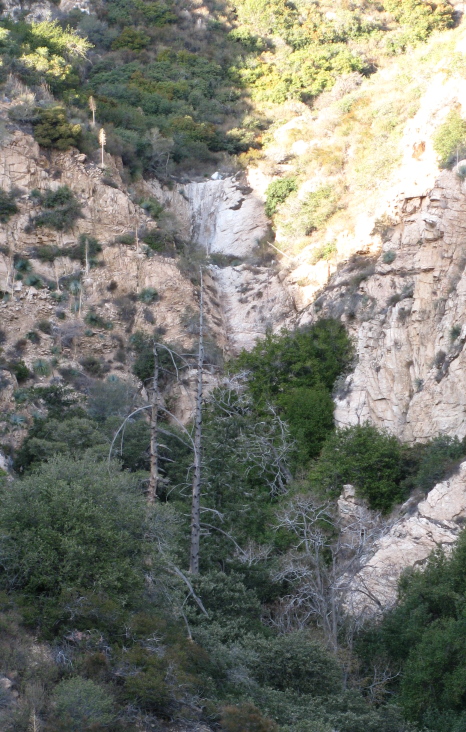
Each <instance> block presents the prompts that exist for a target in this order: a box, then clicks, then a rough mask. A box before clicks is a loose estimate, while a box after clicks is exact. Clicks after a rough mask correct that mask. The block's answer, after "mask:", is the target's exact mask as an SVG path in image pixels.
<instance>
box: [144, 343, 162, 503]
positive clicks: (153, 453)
mask: <svg viewBox="0 0 466 732" xmlns="http://www.w3.org/2000/svg"><path fill="white" fill-rule="evenodd" d="M153 354H154V374H153V377H152V389H151V412H150V477H149V489H148V491H147V501H148V503H155V499H156V497H157V488H158V484H159V446H158V431H157V427H158V416H159V409H160V388H159V353H158V350H157V343H156V342H155V341H154V348H153Z"/></svg>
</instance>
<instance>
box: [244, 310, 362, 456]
mask: <svg viewBox="0 0 466 732" xmlns="http://www.w3.org/2000/svg"><path fill="white" fill-rule="evenodd" d="M351 356H352V346H351V343H350V341H349V339H348V336H347V334H346V331H345V329H344V327H343V326H342V325H341V324H340V323H338V322H337V321H334V320H325V319H323V320H319V321H318V322H317V323H316V324H315V325H313V326H312V327H310V328H304V329H302V330H298V331H295V332H293V333H287V332H283V333H282V334H280V335H272V334H269V335H267V336H266V338H265V339H264V340H263V341H260V342H259V343H258V344H257V345H256V346H255V348H254V349H253V350H252V351H251V352H250V353H246V352H244V353H242V354H241V356H240V357H239V359H238V361H237V365H236V368H237V369H245V370H246V371H247V374H248V375H247V379H248V389H249V390H250V392H251V394H252V396H253V398H254V400H255V401H256V403H257V404H258V405H261V406H265V405H266V404H267V403H268V402H271V403H273V404H276V405H277V406H279V407H280V408H281V409H282V410H283V415H284V418H285V419H286V421H287V422H288V424H289V426H290V430H291V435H292V437H293V438H294V439H295V440H296V441H297V445H298V454H299V461H300V462H306V459H309V458H312V457H316V456H317V455H318V454H319V451H320V448H321V447H322V444H323V442H324V440H325V437H326V436H327V434H328V433H329V432H330V431H331V430H332V426H333V402H332V399H331V396H330V393H331V390H332V388H333V384H334V382H335V379H336V378H337V376H339V375H340V374H341V373H342V372H343V370H344V369H345V367H346V366H347V364H348V362H349V360H350V359H351Z"/></svg>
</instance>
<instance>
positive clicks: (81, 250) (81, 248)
mask: <svg viewBox="0 0 466 732" xmlns="http://www.w3.org/2000/svg"><path fill="white" fill-rule="evenodd" d="M101 251H102V246H101V245H100V244H99V242H98V241H97V239H96V238H95V237H93V236H89V234H80V235H79V239H78V243H77V244H75V245H74V246H71V247H68V248H67V249H64V250H63V251H62V252H61V254H62V256H66V257H69V258H70V259H76V260H78V261H79V262H81V264H85V263H86V256H87V262H88V263H89V265H90V266H94V265H95V264H96V263H97V254H99V253H100V252H101Z"/></svg>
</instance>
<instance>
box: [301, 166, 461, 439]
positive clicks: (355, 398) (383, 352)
mask: <svg viewBox="0 0 466 732" xmlns="http://www.w3.org/2000/svg"><path fill="white" fill-rule="evenodd" d="M460 167H461V166H460ZM383 226H384V229H385V231H384V232H383V234H384V240H385V241H384V244H383V252H382V254H381V255H380V256H379V257H377V258H371V257H359V258H358V257H355V258H353V260H352V261H350V262H349V263H348V264H347V265H345V266H344V267H342V268H341V270H340V271H339V273H338V274H337V275H336V276H335V277H334V278H333V279H332V280H331V285H330V287H328V288H327V290H326V291H325V292H324V293H323V294H322V296H321V297H320V298H319V299H318V300H317V303H316V305H314V309H316V306H317V309H318V310H319V308H320V307H321V308H322V310H323V311H324V312H326V313H328V314H333V315H336V316H337V317H342V318H343V319H344V320H345V321H346V322H347V324H348V327H349V328H350V330H351V331H352V332H353V334H354V337H355V339H356V348H357V364H356V367H355V370H354V372H353V373H352V374H350V375H349V376H348V377H347V379H346V383H345V384H344V385H343V389H342V393H340V394H339V395H337V398H336V405H337V408H336V420H337V422H338V424H340V425H348V424H356V423H358V422H364V421H370V422H372V423H373V424H376V425H377V426H379V427H381V428H386V429H388V430H389V431H391V432H393V433H394V434H396V435H398V436H399V437H400V438H401V439H402V440H404V441H407V442H413V441H416V440H426V439H428V438H429V437H431V436H432V435H436V434H438V433H444V434H448V435H458V436H459V437H461V438H462V437H464V435H465V434H466V411H465V398H464V392H465V376H464V365H465V362H464V359H465V354H464V350H463V346H464V341H465V337H466V329H465V328H463V322H464V317H465V294H466V278H465V274H464V270H465V266H466V249H465V243H466V239H465V235H466V190H465V184H464V182H463V180H462V179H461V178H460V177H459V176H458V174H457V173H456V172H455V171H453V172H449V171H445V172H444V173H442V174H441V175H440V176H439V178H438V179H437V181H436V182H435V184H434V187H433V188H432V189H431V190H430V191H429V192H428V193H426V195H422V196H416V197H414V198H400V199H399V200H398V202H397V206H396V208H395V210H394V215H393V218H391V219H390V220H388V219H387V221H386V222H385V223H384V225H383ZM319 312H321V311H319Z"/></svg>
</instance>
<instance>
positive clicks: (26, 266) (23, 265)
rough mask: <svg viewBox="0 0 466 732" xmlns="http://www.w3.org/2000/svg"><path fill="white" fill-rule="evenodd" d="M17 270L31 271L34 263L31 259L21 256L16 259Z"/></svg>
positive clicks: (22, 271)
mask: <svg viewBox="0 0 466 732" xmlns="http://www.w3.org/2000/svg"><path fill="white" fill-rule="evenodd" d="M15 270H16V271H17V272H21V273H26V272H30V271H31V270H32V264H31V262H30V261H29V259H24V258H22V257H20V258H18V259H15Z"/></svg>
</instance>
